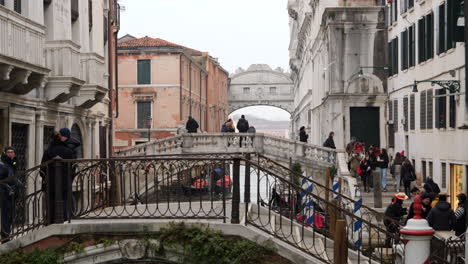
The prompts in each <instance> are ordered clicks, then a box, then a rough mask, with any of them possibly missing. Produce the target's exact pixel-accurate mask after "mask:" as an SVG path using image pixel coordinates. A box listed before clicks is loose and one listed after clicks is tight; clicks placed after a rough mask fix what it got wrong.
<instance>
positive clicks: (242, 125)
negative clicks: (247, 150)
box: [236, 115, 249, 147]
mask: <svg viewBox="0 0 468 264" xmlns="http://www.w3.org/2000/svg"><path fill="white" fill-rule="evenodd" d="M236 127H237V130H239V133H247V131H248V130H249V121H247V120H246V119H245V116H244V115H241V118H240V119H239V120H237V126H236ZM244 139H245V137H240V139H239V146H240V147H242V140H244Z"/></svg>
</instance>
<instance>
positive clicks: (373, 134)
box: [350, 107, 380, 147]
mask: <svg viewBox="0 0 468 264" xmlns="http://www.w3.org/2000/svg"><path fill="white" fill-rule="evenodd" d="M350 113H351V137H356V139H357V140H359V141H362V142H364V143H365V144H366V147H369V146H370V145H374V146H380V113H379V107H351V108H350Z"/></svg>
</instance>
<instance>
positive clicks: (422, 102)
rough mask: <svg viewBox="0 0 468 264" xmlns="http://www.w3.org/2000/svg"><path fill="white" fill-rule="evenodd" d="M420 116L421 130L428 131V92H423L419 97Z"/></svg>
mask: <svg viewBox="0 0 468 264" xmlns="http://www.w3.org/2000/svg"><path fill="white" fill-rule="evenodd" d="M419 99H420V100H419V107H420V112H419V113H420V116H419V124H420V128H421V129H426V121H427V120H426V91H422V92H421V93H420V97H419Z"/></svg>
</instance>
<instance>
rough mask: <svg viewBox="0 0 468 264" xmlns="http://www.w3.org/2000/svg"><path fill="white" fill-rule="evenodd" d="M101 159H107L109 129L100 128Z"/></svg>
mask: <svg viewBox="0 0 468 264" xmlns="http://www.w3.org/2000/svg"><path fill="white" fill-rule="evenodd" d="M99 157H100V158H101V159H104V158H107V127H105V126H99Z"/></svg>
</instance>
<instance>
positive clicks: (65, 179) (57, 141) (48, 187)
mask: <svg viewBox="0 0 468 264" xmlns="http://www.w3.org/2000/svg"><path fill="white" fill-rule="evenodd" d="M73 156H74V154H73V150H71V149H70V148H69V147H68V146H67V144H66V143H65V142H63V141H62V140H61V138H60V134H59V133H57V132H54V134H53V135H52V142H51V143H50V145H49V147H48V148H47V150H46V151H44V155H43V156H42V161H41V164H44V163H45V162H48V161H50V160H52V159H54V158H56V157H58V158H61V159H73ZM55 165H56V164H55V163H54V162H51V163H50V164H47V166H45V167H44V166H43V167H42V168H41V175H42V176H43V182H44V183H45V184H44V185H43V191H45V192H46V197H47V202H48V206H47V216H46V217H47V224H52V223H54V221H53V219H54V216H55V209H56V208H55V200H56V187H57V186H56V182H57V180H58V177H61V182H62V184H61V186H58V187H61V189H62V195H63V196H62V197H63V200H64V208H63V211H64V220H69V219H70V217H71V208H70V203H71V201H69V196H71V193H70V191H71V181H72V175H71V174H72V171H71V167H70V166H71V164H70V163H62V170H61V171H60V172H59V173H60V175H56V174H57V171H56V170H55Z"/></svg>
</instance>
